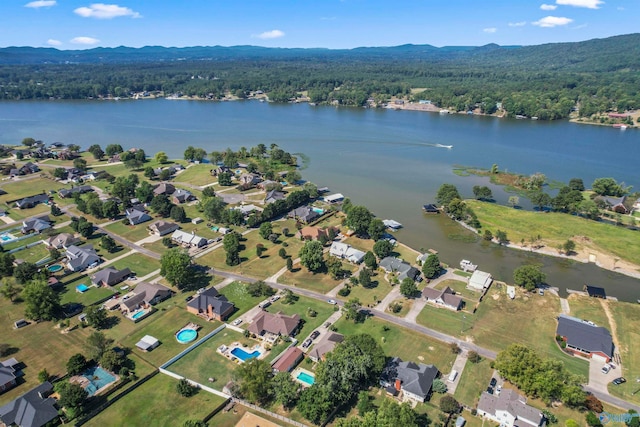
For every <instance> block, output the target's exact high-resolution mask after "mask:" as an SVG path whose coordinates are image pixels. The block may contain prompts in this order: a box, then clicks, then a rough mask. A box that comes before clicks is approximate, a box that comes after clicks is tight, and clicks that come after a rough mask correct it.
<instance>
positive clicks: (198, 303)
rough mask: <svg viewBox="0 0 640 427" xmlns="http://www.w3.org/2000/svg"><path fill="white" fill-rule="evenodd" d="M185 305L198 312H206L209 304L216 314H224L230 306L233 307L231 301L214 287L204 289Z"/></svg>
mask: <svg viewBox="0 0 640 427" xmlns="http://www.w3.org/2000/svg"><path fill="white" fill-rule="evenodd" d="M187 305H188V306H189V307H192V308H195V309H197V310H198V312H199V313H206V312H207V308H208V307H209V306H211V309H212V310H213V312H214V313H216V314H217V315H224V314H226V313H227V311H228V310H229V309H230V308H233V303H231V302H229V300H228V299H227V297H225V296H224V295H220V294H219V293H218V291H217V290H216V288H209V289H207V290H205V291H204V292H202V293H200V294H199V295H197V296H196V297H195V298H194V299H192V300H191V301H189V303H188V304H187Z"/></svg>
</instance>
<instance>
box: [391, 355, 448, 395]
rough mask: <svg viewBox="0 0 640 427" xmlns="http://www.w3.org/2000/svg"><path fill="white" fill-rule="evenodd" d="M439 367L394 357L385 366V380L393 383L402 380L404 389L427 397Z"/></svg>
mask: <svg viewBox="0 0 640 427" xmlns="http://www.w3.org/2000/svg"><path fill="white" fill-rule="evenodd" d="M438 373H439V371H438V368H436V367H435V366H433V365H425V364H423V363H420V364H416V363H413V362H403V361H402V359H400V358H399V357H394V358H393V359H391V361H390V362H389V363H388V364H387V366H386V367H385V368H384V371H383V373H382V379H383V381H385V382H387V383H391V384H393V383H394V382H395V380H400V382H401V384H402V390H406V391H408V392H409V393H412V394H415V395H418V396H421V397H426V396H427V395H428V394H429V391H431V386H432V385H433V380H435V379H436V377H437V376H438Z"/></svg>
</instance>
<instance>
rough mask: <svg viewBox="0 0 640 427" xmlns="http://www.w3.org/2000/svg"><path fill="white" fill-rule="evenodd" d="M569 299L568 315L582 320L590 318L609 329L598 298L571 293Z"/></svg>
mask: <svg viewBox="0 0 640 427" xmlns="http://www.w3.org/2000/svg"><path fill="white" fill-rule="evenodd" d="M567 299H568V300H569V309H570V310H571V312H570V315H571V316H574V317H578V318H580V319H584V320H590V321H592V322H594V323H595V324H596V325H598V326H602V327H604V328H607V329H608V330H609V331H611V326H610V325H609V319H608V318H607V314H606V313H605V312H604V309H603V308H602V303H601V302H600V300H599V299H598V298H589V297H586V296H582V295H577V294H572V295H569V297H568V298H567Z"/></svg>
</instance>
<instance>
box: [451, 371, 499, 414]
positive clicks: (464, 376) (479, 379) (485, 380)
mask: <svg viewBox="0 0 640 427" xmlns="http://www.w3.org/2000/svg"><path fill="white" fill-rule="evenodd" d="M490 364H491V361H490V360H487V359H485V358H482V360H480V362H478V363H471V362H470V361H468V360H467V364H466V365H465V368H464V371H462V373H461V374H460V379H459V381H460V382H459V383H458V387H457V388H456V392H455V394H454V397H455V398H456V399H457V400H458V402H460V403H462V404H463V405H466V406H469V407H473V408H475V407H476V405H477V404H478V401H479V400H480V394H482V392H483V391H485V390H486V389H487V386H488V385H489V380H490V379H491V375H492V374H493V369H491V366H490ZM444 379H445V380H446V378H444ZM445 384H446V381H445ZM465 418H466V417H465Z"/></svg>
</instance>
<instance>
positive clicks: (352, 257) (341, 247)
mask: <svg viewBox="0 0 640 427" xmlns="http://www.w3.org/2000/svg"><path fill="white" fill-rule="evenodd" d="M329 255H332V256H334V257H337V258H340V259H346V260H348V261H349V262H352V263H354V264H360V263H361V262H362V260H363V259H364V255H365V253H364V252H362V251H359V250H358V249H355V248H353V247H351V245H347V244H346V243H342V242H333V243H331V248H330V249H329Z"/></svg>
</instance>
